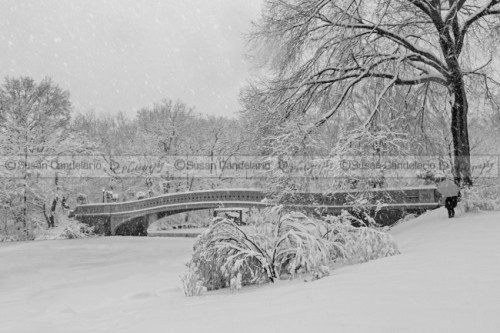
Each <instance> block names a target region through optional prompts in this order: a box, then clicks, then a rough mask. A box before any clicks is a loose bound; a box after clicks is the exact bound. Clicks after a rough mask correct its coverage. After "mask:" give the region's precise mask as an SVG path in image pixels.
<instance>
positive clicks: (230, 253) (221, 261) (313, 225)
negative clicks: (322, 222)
mask: <svg viewBox="0 0 500 333" xmlns="http://www.w3.org/2000/svg"><path fill="white" fill-rule="evenodd" d="M253 221H254V223H253V224H252V225H250V226H248V227H245V228H241V227H239V226H238V225H236V224H235V223H234V222H233V221H230V220H227V219H216V220H215V221H214V223H213V225H212V226H211V227H210V229H209V230H207V231H206V232H205V233H203V234H202V235H201V236H200V237H199V238H198V240H197V242H196V244H195V247H194V248H195V250H194V254H193V257H192V259H191V261H190V263H189V264H188V267H189V268H190V269H193V270H194V271H195V272H196V274H197V275H198V276H199V277H200V278H201V281H202V283H203V285H204V286H205V287H206V288H207V289H208V290H215V289H220V288H225V287H232V288H236V289H238V288H239V287H241V286H245V285H250V284H257V283H263V282H268V281H270V282H274V281H276V280H278V279H279V278H282V277H293V276H294V275H296V274H300V273H312V272H316V271H319V270H320V267H322V266H325V265H328V262H329V253H330V251H329V242H328V241H327V240H326V239H324V238H323V237H322V236H321V234H320V229H319V228H318V224H317V221H316V220H312V219H310V218H308V217H307V216H305V215H304V214H301V213H290V214H283V213H282V211H281V208H280V207H276V208H273V209H268V210H266V211H264V213H263V214H260V215H259V216H258V217H257V218H256V217H255V216H254V217H253Z"/></svg>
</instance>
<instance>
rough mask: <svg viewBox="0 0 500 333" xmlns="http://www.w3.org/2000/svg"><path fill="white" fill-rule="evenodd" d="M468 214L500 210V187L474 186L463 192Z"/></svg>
mask: <svg viewBox="0 0 500 333" xmlns="http://www.w3.org/2000/svg"><path fill="white" fill-rule="evenodd" d="M461 205H462V206H463V207H464V209H465V211H466V212H478V211H491V210H500V186H498V185H497V186H474V187H471V188H466V189H464V190H462V202H461Z"/></svg>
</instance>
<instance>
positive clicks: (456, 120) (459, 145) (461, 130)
mask: <svg viewBox="0 0 500 333" xmlns="http://www.w3.org/2000/svg"><path fill="white" fill-rule="evenodd" d="M457 74H458V73H457ZM451 95H452V96H451V97H452V105H451V134H452V137H453V154H454V157H455V161H454V176H455V182H456V183H457V184H459V185H465V186H472V177H471V164H470V144H469V129H468V111H469V104H468V102H467V93H466V92H465V83H464V81H463V78H462V76H461V74H458V75H455V78H454V82H453V84H452V87H451Z"/></svg>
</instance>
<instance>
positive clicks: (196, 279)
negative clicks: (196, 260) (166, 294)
mask: <svg viewBox="0 0 500 333" xmlns="http://www.w3.org/2000/svg"><path fill="white" fill-rule="evenodd" d="M181 282H182V289H183V290H184V295H186V296H188V297H191V296H200V295H202V294H203V293H204V292H206V291H207V288H206V287H204V286H203V282H202V281H201V279H200V276H199V275H198V273H197V271H196V269H195V267H194V266H189V265H188V270H187V272H185V273H184V275H182V276H181Z"/></svg>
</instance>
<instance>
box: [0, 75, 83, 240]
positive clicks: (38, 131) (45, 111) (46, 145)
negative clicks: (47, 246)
mask: <svg viewBox="0 0 500 333" xmlns="http://www.w3.org/2000/svg"><path fill="white" fill-rule="evenodd" d="M70 111H71V103H70V100H69V93H68V92H67V91H64V90H62V89H61V88H60V87H59V86H57V85H56V84H54V83H53V82H52V81H51V80H50V79H44V80H42V81H41V82H40V83H36V82H35V81H34V80H33V79H31V78H29V77H20V78H6V79H5V81H4V83H3V84H2V85H1V86H0V151H1V154H2V155H3V156H8V158H9V163H10V167H9V170H6V171H8V172H7V174H5V175H4V177H5V178H4V179H5V182H6V184H7V186H5V187H4V188H3V190H2V193H1V194H2V201H3V204H4V206H6V207H7V210H9V211H10V212H11V215H13V216H14V220H15V221H17V223H18V224H20V226H19V229H22V231H23V232H25V233H30V232H31V229H32V224H33V223H35V222H36V221H37V220H38V218H39V217H41V218H42V219H43V218H44V219H45V222H46V224H47V226H48V227H52V226H54V219H55V214H56V207H57V206H58V205H60V204H61V203H62V202H63V200H65V199H64V193H63V191H62V189H63V187H62V184H61V182H60V179H59V177H58V172H59V171H58V170H57V167H55V168H54V167H53V165H54V164H53V162H54V161H57V157H58V156H61V155H71V154H73V153H75V152H76V151H77V150H78V149H79V148H78V147H76V146H78V144H79V142H78V140H77V139H76V138H75V137H73V136H72V134H71V133H69V131H68V125H69V122H70Z"/></svg>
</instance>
